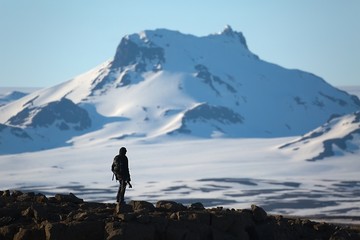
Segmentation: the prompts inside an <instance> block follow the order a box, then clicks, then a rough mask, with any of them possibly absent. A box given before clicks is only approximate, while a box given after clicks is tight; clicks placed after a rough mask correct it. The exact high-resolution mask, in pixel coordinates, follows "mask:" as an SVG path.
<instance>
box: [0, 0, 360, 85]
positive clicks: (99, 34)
mask: <svg viewBox="0 0 360 240" xmlns="http://www.w3.org/2000/svg"><path fill="white" fill-rule="evenodd" d="M226 24H229V25H231V26H232V28H233V29H234V30H236V31H241V32H243V34H244V36H245V38H246V40H247V43H248V46H249V48H250V50H251V51H252V52H253V53H255V54H257V55H258V56H259V57H260V58H261V59H263V60H266V61H269V62H272V63H276V64H279V65H281V66H284V67H286V68H296V69H301V70H304V71H309V72H312V73H314V74H316V75H318V76H320V77H322V78H324V79H325V80H326V81H327V82H329V83H330V84H332V85H335V86H339V85H360V1H359V0H346V1H344V0H272V1H270V0H248V1H245V0H223V1H219V0H218V1H215V0H182V1H170V0H152V1H146V0H127V1H123V0H61V1H55V0H31V1H30V0H0V34H1V35H0V87H8V86H28V87H48V86H53V85H55V84H58V83H61V82H64V81H66V80H69V79H71V78H73V77H75V76H77V75H79V74H81V73H83V72H85V71H88V70H90V69H91V68H93V67H95V66H96V65H98V64H100V63H102V62H103V61H105V60H107V59H110V58H112V57H113V56H114V54H115V50H116V47H117V45H118V43H119V42H120V40H121V38H122V37H123V36H124V35H126V34H131V33H137V32H140V31H142V30H145V29H155V28H168V29H172V30H179V31H181V32H183V33H190V34H194V35H197V36H204V35H208V34H211V33H216V32H219V31H221V30H222V29H223V28H224V26H225V25H226Z"/></svg>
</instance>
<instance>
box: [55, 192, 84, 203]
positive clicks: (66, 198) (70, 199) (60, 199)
mask: <svg viewBox="0 0 360 240" xmlns="http://www.w3.org/2000/svg"><path fill="white" fill-rule="evenodd" d="M55 199H56V200H57V201H58V202H70V203H75V204H80V203H83V202H84V200H83V199H81V198H78V197H76V196H75V195H74V194H73V193H70V194H69V195H65V194H56V195H55Z"/></svg>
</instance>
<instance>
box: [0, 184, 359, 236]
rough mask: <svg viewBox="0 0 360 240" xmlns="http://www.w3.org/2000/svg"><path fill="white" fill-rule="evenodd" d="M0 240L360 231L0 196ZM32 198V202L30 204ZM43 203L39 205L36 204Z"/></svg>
mask: <svg viewBox="0 0 360 240" xmlns="http://www.w3.org/2000/svg"><path fill="white" fill-rule="evenodd" d="M0 194H1V197H0V199H1V200H2V201H3V202H4V203H5V204H4V205H3V207H2V208H0V240H3V239H4V240H8V239H9V240H14V239H16V240H20V239H36V240H45V239H46V240H53V239H69V240H72V239H76V240H78V239H80V240H81V239H87V240H88V239H89V240H92V239H110V240H116V239H127V240H132V239H148V240H157V239H170V240H176V239H181V240H183V239H185V240H192V239H194V240H202V239H205V240H210V239H211V240H217V239H221V240H222V239H228V240H232V239H245V240H256V239H258V240H261V239H265V240H267V239H276V240H292V239H296V240H297V239H331V240H339V239H349V240H355V239H360V229H359V228H349V227H344V226H336V225H332V224H327V223H317V222H313V221H310V220H307V219H301V218H286V217H283V216H280V215H277V216H272V215H268V214H267V213H266V212H265V211H264V209H262V208H261V207H259V206H256V205H252V206H251V209H244V210H235V209H224V208H222V207H218V208H213V209H202V208H201V206H202V204H201V203H197V204H194V205H193V206H190V207H189V208H186V207H184V206H183V205H182V204H180V203H176V202H173V201H159V202H158V203H157V204H156V208H155V207H154V205H152V204H151V203H148V202H144V201H131V202H130V204H118V210H120V211H119V212H118V213H115V214H114V210H115V209H116V206H117V205H116V204H108V203H90V202H83V201H82V200H81V199H78V198H77V197H76V196H75V195H73V194H69V195H60V194H57V195H56V197H54V198H49V199H48V200H45V199H47V198H44V196H41V195H38V194H32V193H21V192H18V191H16V192H11V193H10V192H6V191H2V192H1V193H0ZM30 198H33V200H32V201H29V199H30ZM38 198H39V199H41V201H37V200H36V199H38Z"/></svg>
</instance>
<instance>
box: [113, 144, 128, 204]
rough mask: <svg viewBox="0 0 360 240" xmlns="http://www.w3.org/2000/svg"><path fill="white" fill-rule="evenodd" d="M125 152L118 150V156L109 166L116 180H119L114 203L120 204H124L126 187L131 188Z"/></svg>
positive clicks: (123, 149)
mask: <svg viewBox="0 0 360 240" xmlns="http://www.w3.org/2000/svg"><path fill="white" fill-rule="evenodd" d="M126 152H127V150H126V148H124V147H122V148H120V150H119V155H116V156H115V157H114V161H113V164H112V166H111V170H112V171H113V173H114V175H115V177H116V180H119V183H120V185H119V190H118V193H117V195H116V201H117V202H118V203H120V204H121V203H124V196H125V190H126V185H127V184H129V187H130V188H132V186H131V184H130V181H131V179H130V173H129V162H128V158H127V156H126Z"/></svg>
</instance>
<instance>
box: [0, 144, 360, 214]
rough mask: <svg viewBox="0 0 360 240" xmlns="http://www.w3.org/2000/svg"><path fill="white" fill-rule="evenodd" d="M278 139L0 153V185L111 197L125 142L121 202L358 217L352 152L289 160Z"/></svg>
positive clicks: (100, 198)
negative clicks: (126, 167)
mask: <svg viewBox="0 0 360 240" xmlns="http://www.w3.org/2000/svg"><path fill="white" fill-rule="evenodd" d="M289 140H290V139H289V138H285V139H284V138H278V139H254V138H253V139H204V140H199V139H198V140H177V141H162V142H158V143H139V142H138V141H135V140H131V139H123V140H121V141H119V140H112V141H110V142H108V143H106V144H105V143H102V142H97V141H96V140H93V144H92V145H91V146H90V145H88V146H68V147H63V148H58V149H52V150H46V151H40V152H34V153H23V154H16V155H3V156H0V162H1V166H2V167H1V169H0V178H1V181H0V189H19V190H22V191H39V192H42V193H45V194H49V195H53V194H54V193H59V192H60V193H69V192H72V193H74V194H76V195H77V196H79V197H82V198H84V199H86V200H88V201H103V202H114V201H115V196H116V191H117V185H118V183H116V182H115V181H111V177H112V173H111V171H110V166H111V163H112V159H113V157H114V156H115V155H116V154H117V153H118V149H119V148H120V147H121V146H126V147H127V149H128V154H127V155H128V157H129V164H130V173H131V178H132V184H133V187H134V188H133V189H128V191H127V193H126V201H129V200H131V199H133V200H146V201H150V202H156V201H158V200H174V201H178V202H182V203H184V204H190V203H193V202H197V201H201V202H203V203H204V204H205V206H207V207H213V206H225V207H231V208H249V207H250V205H251V204H253V203H255V204H258V205H260V206H263V207H264V208H265V210H267V211H269V212H271V213H281V214H293V215H312V216H313V215H318V216H324V215H326V216H339V217H342V216H347V217H351V216H359V215H360V205H359V203H360V201H359V200H360V199H359V195H358V191H357V189H358V188H359V186H360V182H359V180H358V173H359V171H360V164H359V162H358V155H357V156H356V155H347V156H346V157H345V156H336V157H333V158H329V159H328V160H327V161H317V162H307V161H297V160H292V159H291V158H289V157H288V155H287V154H284V153H282V152H281V151H279V150H278V148H277V146H278V145H280V144H281V143H283V142H286V141H289Z"/></svg>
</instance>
